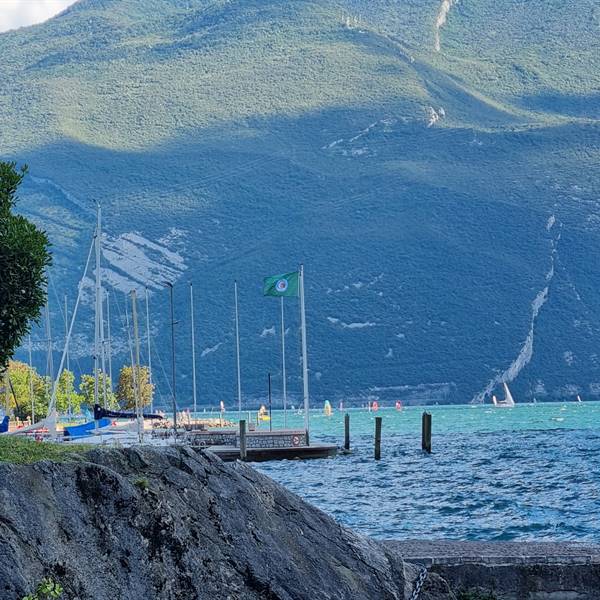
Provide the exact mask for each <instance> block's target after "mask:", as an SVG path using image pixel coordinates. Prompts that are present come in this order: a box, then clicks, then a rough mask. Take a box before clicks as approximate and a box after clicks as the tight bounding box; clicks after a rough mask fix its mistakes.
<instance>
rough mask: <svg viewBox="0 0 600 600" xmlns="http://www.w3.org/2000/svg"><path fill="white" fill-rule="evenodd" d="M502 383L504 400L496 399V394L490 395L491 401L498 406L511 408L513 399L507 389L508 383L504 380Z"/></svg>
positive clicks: (513, 403) (513, 402)
mask: <svg viewBox="0 0 600 600" xmlns="http://www.w3.org/2000/svg"><path fill="white" fill-rule="evenodd" d="M502 385H503V386H504V400H498V398H496V396H492V402H493V403H494V406H496V407H498V408H512V407H513V406H514V405H515V400H514V398H513V396H512V394H511V393H510V390H509V389H508V384H507V383H506V382H504V383H502Z"/></svg>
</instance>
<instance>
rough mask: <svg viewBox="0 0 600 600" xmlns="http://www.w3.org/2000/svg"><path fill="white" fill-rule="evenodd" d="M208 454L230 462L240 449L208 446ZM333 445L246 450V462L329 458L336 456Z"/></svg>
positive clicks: (235, 458)
mask: <svg viewBox="0 0 600 600" xmlns="http://www.w3.org/2000/svg"><path fill="white" fill-rule="evenodd" d="M207 450H208V451H209V452H212V453H213V454H216V455H217V456H218V457H219V458H221V459H222V460H224V461H227V462H230V461H234V460H238V459H239V458H240V449H239V448H238V447H236V446H209V447H208V448H207ZM337 451H338V449H337V446H335V445H334V444H311V445H310V446H287V447H285V446H284V447H273V448H248V449H247V451H246V452H247V458H246V460H247V461H248V462H264V461H267V460H296V459H302V460H304V459H310V458H331V457H334V456H335V455H336V454H337Z"/></svg>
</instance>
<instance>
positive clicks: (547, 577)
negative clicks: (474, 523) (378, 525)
mask: <svg viewBox="0 0 600 600" xmlns="http://www.w3.org/2000/svg"><path fill="white" fill-rule="evenodd" d="M384 545H385V546H386V547H387V548H389V549H390V550H393V551H394V552H396V553H397V554H398V556H402V557H403V559H404V560H405V561H407V563H415V564H418V565H425V566H426V567H427V568H428V570H429V572H430V573H431V575H432V579H431V582H432V585H431V587H428V586H425V588H424V591H425V592H426V593H427V592H428V591H429V590H430V589H433V588H434V587H435V586H434V584H433V582H435V581H437V580H436V579H435V577H436V576H437V577H439V578H440V579H441V580H442V581H444V582H445V584H446V585H447V586H448V589H449V590H452V592H450V591H449V592H448V595H447V596H446V597H447V598H452V597H453V592H454V593H457V594H458V593H459V592H461V591H471V592H474V591H480V592H482V593H485V594H490V593H491V594H493V597H494V598H497V599H498V600H598V599H600V547H599V546H596V545H593V544H583V543H575V542H522V543H520V542H452V541H418V540H408V541H388V542H384ZM406 569H407V571H408V567H406ZM436 585H438V584H436Z"/></svg>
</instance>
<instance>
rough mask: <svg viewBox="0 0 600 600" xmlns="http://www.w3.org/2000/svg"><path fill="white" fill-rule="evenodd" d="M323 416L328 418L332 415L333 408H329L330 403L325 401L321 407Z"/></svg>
mask: <svg viewBox="0 0 600 600" xmlns="http://www.w3.org/2000/svg"><path fill="white" fill-rule="evenodd" d="M323 414H324V415H325V416H326V417H330V416H331V415H332V414H333V408H331V402H329V400H325V406H323Z"/></svg>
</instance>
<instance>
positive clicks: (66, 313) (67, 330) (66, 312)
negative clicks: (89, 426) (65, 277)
mask: <svg viewBox="0 0 600 600" xmlns="http://www.w3.org/2000/svg"><path fill="white" fill-rule="evenodd" d="M68 335H69V312H68V305H67V295H66V294H65V355H66V361H67V363H66V364H67V371H70V370H71V367H70V364H69V346H68V345H67V337H68ZM66 392H67V405H68V407H69V414H71V413H72V412H73V410H72V407H71V390H70V388H67V390H66Z"/></svg>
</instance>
